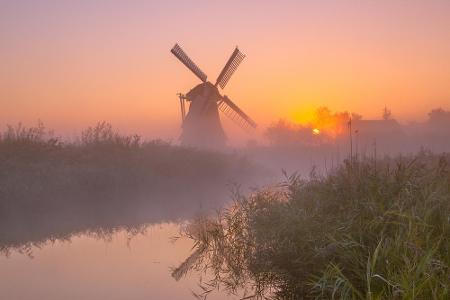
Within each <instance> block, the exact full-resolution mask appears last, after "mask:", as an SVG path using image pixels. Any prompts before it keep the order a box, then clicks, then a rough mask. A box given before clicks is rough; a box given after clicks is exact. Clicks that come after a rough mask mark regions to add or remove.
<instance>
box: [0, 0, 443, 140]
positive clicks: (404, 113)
mask: <svg viewBox="0 0 450 300" xmlns="http://www.w3.org/2000/svg"><path fill="white" fill-rule="evenodd" d="M236 3H237V2H236ZM236 3H235V4H236ZM355 3H357V5H355ZM218 4H219V2H204V1H200V2H198V3H197V5H191V4H189V3H188V2H186V1H178V2H176V3H170V4H167V3H163V4H161V3H142V2H139V1H137V2H133V3H131V4H127V5H125V4H121V3H119V2H102V1H94V2H90V3H84V2H83V3H70V2H69V1H63V2H61V1H41V2H39V3H35V2H32V1H14V2H12V1H11V2H4V3H2V4H1V6H2V9H1V10H0V16H1V18H0V19H1V21H0V24H1V26H0V27H1V29H0V36H1V38H2V40H4V41H6V43H4V45H5V46H4V47H3V49H2V50H0V51H2V55H1V60H2V65H3V66H5V67H4V68H2V70H1V71H0V82H1V89H0V99H2V100H1V107H2V110H1V111H0V120H2V121H1V123H2V124H0V125H2V126H4V125H6V124H13V125H14V124H17V123H18V122H23V123H24V124H27V125H33V124H35V123H36V122H37V120H39V119H40V120H42V121H43V122H44V124H46V126H48V127H49V128H52V129H54V130H55V132H57V133H61V134H62V135H71V134H72V135H73V134H74V133H78V132H79V131H80V130H81V129H83V128H86V127H88V126H93V125H95V123H97V122H98V121H103V120H104V121H107V122H110V123H111V124H112V125H113V126H114V127H116V128H117V129H119V130H121V131H124V132H136V133H138V134H140V135H142V136H145V137H155V138H156V137H161V138H163V139H172V140H176V139H177V138H178V136H179V134H180V132H181V129H180V112H179V105H178V98H177V97H176V93H178V92H183V93H186V92H188V91H189V90H190V89H191V88H192V87H194V86H195V85H196V84H197V83H199V81H198V79H197V78H196V77H195V76H193V75H192V74H191V73H190V72H189V71H188V70H187V69H186V68H185V67H184V66H182V65H181V64H180V63H179V62H178V61H177V60H176V58H174V57H173V56H172V55H171V53H170V49H171V47H172V46H173V45H174V44H175V43H177V42H178V43H179V44H180V45H181V46H182V47H183V49H185V51H186V52H187V53H188V55H189V56H190V57H191V58H192V59H193V60H194V62H195V63H196V64H198V65H199V66H200V68H201V69H202V70H203V71H204V72H205V73H206V74H207V75H208V77H209V79H210V80H214V79H215V78H216V76H217V75H218V73H219V72H220V70H221V68H222V67H223V65H224V64H225V62H226V60H227V59H228V57H229V55H230V54H231V52H232V50H233V48H234V47H235V46H236V45H238V46H239V48H240V50H241V51H242V52H243V53H245V54H246V56H247V57H246V59H245V60H244V61H243V63H242V64H241V66H240V67H239V69H238V70H237V71H236V74H234V76H233V78H232V79H231V80H230V82H229V84H228V86H227V87H226V89H225V90H224V91H223V93H224V94H226V95H228V96H230V98H231V99H233V101H235V102H236V103H237V104H238V105H239V106H240V107H241V108H242V109H243V110H244V111H245V112H246V113H247V114H248V115H250V116H251V117H252V118H253V119H255V121H256V122H257V123H258V125H259V128H265V127H267V126H268V125H269V124H271V123H273V122H276V121H277V120H278V119H287V120H290V121H294V122H305V121H306V119H307V118H308V115H310V114H311V113H312V112H313V111H314V109H316V108H318V107H321V106H326V107H329V108H330V109H331V110H332V111H334V112H341V111H349V112H356V113H359V114H362V115H363V116H364V117H365V118H366V119H378V118H380V115H381V110H382V108H383V107H384V106H387V107H389V108H390V109H391V110H392V113H393V117H394V118H396V119H397V120H398V121H399V122H401V123H403V124H405V123H408V122H411V121H419V122H421V121H425V120H426V118H427V114H428V112H430V111H431V110H432V109H435V108H438V107H442V108H443V109H446V110H449V109H450V90H449V89H448V88H447V85H448V78H450V60H449V59H448V53H450V38H449V37H450V3H449V2H448V1H428V2H426V3H424V2H421V1H408V2H407V3H406V2H392V1H379V2H376V3H360V2H358V1H356V2H355V1H349V2H346V3H341V2H339V1H319V2H315V3H314V4H311V3H306V2H300V3H297V2H295V1H284V2H283V5H280V3H278V2H277V3H276V4H274V3H268V2H259V1H258V2H255V1H249V2H246V3H239V9H234V7H235V5H233V4H232V3H228V5H218ZM268 11H270V12H271V15H270V16H267V12H268ZM190 17H191V18H190ZM223 17H225V18H227V21H225V22H217V20H218V19H221V18H223ZM203 23H205V24H208V27H205V26H203ZM205 34H208V35H209V36H208V38H207V39H205V38H204V35H205ZM221 119H222V121H223V122H224V127H225V130H226V132H227V133H228V135H229V137H230V139H232V140H235V139H248V138H250V136H246V135H245V134H243V133H242V132H241V131H240V130H239V128H236V127H235V126H234V125H232V124H229V122H227V121H226V118H225V117H224V116H223V115H222V116H221Z"/></svg>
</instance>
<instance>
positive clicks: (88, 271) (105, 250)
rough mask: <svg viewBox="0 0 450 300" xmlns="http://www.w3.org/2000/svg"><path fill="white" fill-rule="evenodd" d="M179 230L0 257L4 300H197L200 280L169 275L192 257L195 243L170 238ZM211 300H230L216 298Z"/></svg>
mask: <svg viewBox="0 0 450 300" xmlns="http://www.w3.org/2000/svg"><path fill="white" fill-rule="evenodd" d="M178 232H179V226H178V225H177V224H175V223H164V224H158V225H152V226H150V227H149V228H148V229H147V231H146V233H144V234H138V235H137V236H134V237H132V238H131V240H129V235H128V234H127V233H126V232H125V231H119V232H117V233H115V234H113V235H112V237H111V240H108V241H106V240H105V239H98V238H94V237H90V236H86V235H79V236H76V237H73V238H72V239H71V241H56V242H55V243H53V244H52V243H48V244H46V245H45V246H43V247H41V248H33V251H32V256H33V257H32V258H30V257H29V256H27V255H24V254H20V253H17V252H13V253H11V255H10V256H9V257H5V256H0V293H1V294H0V299H8V300H25V299H34V300H56V299H58V300H60V299H65V300H71V299H74V300H75V299H77V300H78V299H96V300H98V299H108V300H113V299H195V298H194V297H193V296H192V293H191V291H196V292H199V291H200V288H199V287H198V286H197V280H198V277H197V274H192V275H191V276H189V277H186V278H184V279H182V280H180V281H178V282H177V281H175V280H174V279H173V278H172V277H171V275H170V267H173V266H177V265H178V264H179V263H181V262H182V261H183V260H184V259H185V258H186V257H187V256H188V255H189V253H190V250H191V247H192V242H191V241H190V240H188V239H179V240H178V241H177V242H175V243H173V242H172V241H171V237H174V236H176V235H178ZM208 299H213V300H219V299H230V297H229V296H227V295H226V294H223V293H222V294H221V293H219V292H215V293H213V294H211V295H210V296H208Z"/></svg>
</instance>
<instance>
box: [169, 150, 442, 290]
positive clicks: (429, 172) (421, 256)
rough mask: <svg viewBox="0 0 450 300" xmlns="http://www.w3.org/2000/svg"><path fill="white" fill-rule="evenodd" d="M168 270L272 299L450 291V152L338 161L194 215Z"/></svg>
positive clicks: (207, 284)
mask: <svg viewBox="0 0 450 300" xmlns="http://www.w3.org/2000/svg"><path fill="white" fill-rule="evenodd" d="M184 234H185V235H187V236H188V237H190V238H191V239H193V240H194V241H195V242H196V249H195V251H194V252H193V254H192V255H191V256H190V257H189V258H188V259H187V260H186V261H185V262H184V263H183V264H181V265H180V266H179V267H178V268H177V269H175V270H174V272H173V276H174V277H175V278H180V277H181V276H183V275H184V274H186V272H188V271H189V270H197V271H204V270H208V272H209V273H210V274H213V275H214V279H213V280H212V281H209V282H203V283H202V286H203V288H204V290H203V292H202V293H201V294H200V296H206V295H207V294H208V293H209V292H210V291H211V290H213V289H214V288H217V287H221V288H224V289H227V290H228V291H229V292H231V293H236V292H242V291H241V289H244V290H245V289H247V292H246V294H245V295H246V296H249V295H250V296H251V295H254V296H255V297H262V296H273V297H275V298H278V299H449V298H450V156H449V155H441V156H437V155H432V154H428V153H419V154H418V155H416V156H414V157H400V158H397V159H387V158H386V159H384V160H379V161H373V160H364V161H361V162H346V163H345V164H344V165H342V166H340V167H338V168H337V169H335V170H333V171H331V172H330V173H329V174H328V175H326V176H316V175H314V174H312V175H311V177H310V178H308V179H302V178H300V177H299V176H296V175H293V176H289V177H287V180H286V182H285V183H283V184H282V185H280V186H277V187H274V188H271V189H267V190H260V191H258V192H256V193H254V194H253V195H251V196H248V197H244V196H241V195H239V194H236V202H235V204H234V205H232V206H231V207H229V208H228V209H226V210H224V211H222V212H221V213H220V214H219V215H218V216H217V217H214V218H200V219H198V220H196V221H193V222H192V223H191V224H189V225H188V226H187V227H186V228H185V231H184Z"/></svg>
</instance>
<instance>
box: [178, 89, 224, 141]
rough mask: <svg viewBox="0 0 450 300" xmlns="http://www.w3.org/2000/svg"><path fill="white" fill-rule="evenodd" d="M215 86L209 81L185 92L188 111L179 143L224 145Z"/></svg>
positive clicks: (217, 94)
mask: <svg viewBox="0 0 450 300" xmlns="http://www.w3.org/2000/svg"><path fill="white" fill-rule="evenodd" d="M220 97H221V96H220V94H219V91H218V90H217V88H216V87H215V86H214V85H212V84H211V83H210V82H205V83H201V84H199V85H197V86H196V87H194V88H193V89H192V90H190V91H189V92H188V93H187V94H186V100H187V101H188V102H189V103H190V104H189V112H188V114H187V115H186V117H185V118H184V121H183V125H182V128H183V133H182V134H181V143H182V144H183V145H195V146H200V147H206V148H221V147H224V146H225V142H226V137H225V132H224V131H223V128H222V124H221V123H220V116H219V109H218V106H217V102H218V101H219V100H220Z"/></svg>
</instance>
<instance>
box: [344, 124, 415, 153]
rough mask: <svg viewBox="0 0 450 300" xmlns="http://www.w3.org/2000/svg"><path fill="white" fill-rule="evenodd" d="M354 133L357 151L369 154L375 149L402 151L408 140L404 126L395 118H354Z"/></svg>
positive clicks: (386, 151)
mask: <svg viewBox="0 0 450 300" xmlns="http://www.w3.org/2000/svg"><path fill="white" fill-rule="evenodd" d="M352 131H353V132H352V135H353V140H354V144H355V151H358V152H359V153H360V154H369V153H372V152H373V151H374V150H375V147H376V149H377V151H378V152H379V153H393V152H398V151H400V150H401V149H402V148H403V147H404V146H405V142H406V141H407V136H406V134H405V132H404V131H403V128H402V126H401V125H400V124H399V123H398V122H397V121H396V120H394V119H383V120H354V121H353V122H352Z"/></svg>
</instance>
